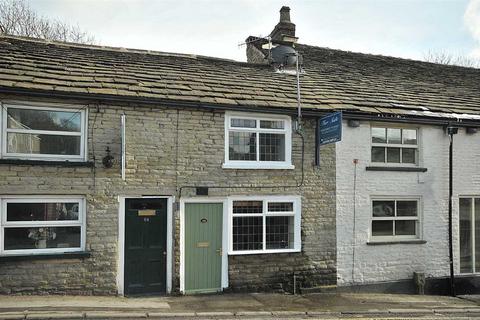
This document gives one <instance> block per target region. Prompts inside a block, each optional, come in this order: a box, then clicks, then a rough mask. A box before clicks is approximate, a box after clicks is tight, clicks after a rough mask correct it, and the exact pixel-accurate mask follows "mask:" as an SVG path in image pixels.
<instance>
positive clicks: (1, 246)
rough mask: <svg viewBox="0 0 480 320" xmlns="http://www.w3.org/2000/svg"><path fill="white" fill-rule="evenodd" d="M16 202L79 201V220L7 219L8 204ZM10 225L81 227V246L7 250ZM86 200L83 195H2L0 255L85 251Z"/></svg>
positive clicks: (0, 199) (0, 207) (0, 204)
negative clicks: (6, 229)
mask: <svg viewBox="0 0 480 320" xmlns="http://www.w3.org/2000/svg"><path fill="white" fill-rule="evenodd" d="M10 202H15V203H48V202H62V203H78V204H79V205H78V220H76V221H75V220H70V221H7V204H8V203H10ZM8 227H23V228H25V227H31V228H35V227H80V247H75V248H45V249H18V250H5V241H4V240H5V239H4V237H5V231H4V230H5V228H8ZM85 239H86V202H85V197H82V196H0V256H10V255H22V256H23V255H41V254H61V253H66V252H83V251H85Z"/></svg>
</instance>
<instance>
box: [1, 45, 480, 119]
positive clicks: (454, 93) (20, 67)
mask: <svg viewBox="0 0 480 320" xmlns="http://www.w3.org/2000/svg"><path fill="white" fill-rule="evenodd" d="M297 49H298V50H299V51H300V52H301V53H302V54H303V56H304V69H305V73H304V74H302V76H301V84H302V107H303V108H304V109H305V110H318V111H332V110H344V111H346V112H347V113H348V112H355V113H356V112H361V113H368V114H396V115H398V114H403V115H411V116H435V117H450V116H453V117H456V118H465V119H474V120H480V70H479V69H472V68H463V67H455V66H445V65H437V64H432V63H426V62H420V61H413V60H406V59H400V58H392V57H385V56H377V55H370V54H361V53H352V52H345V51H340V50H332V49H328V48H320V47H313V46H307V45H297ZM295 81H296V79H295V77H294V76H292V75H289V74H284V73H276V72H274V71H273V70H272V68H271V67H270V66H267V65H260V64H250V63H243V62H236V61H232V60H226V59H218V58H211V57H204V56H196V55H182V54H171V53H162V52H151V51H142V50H130V49H122V48H106V47H99V46H86V45H78V44H68V43H58V42H48V41H43V40H34V39H27V38H20V37H10V36H2V37H0V90H1V89H7V90H8V89H15V88H19V89H26V90H35V91H42V92H43V91H44V92H56V93H64V94H69V93H71V94H76V93H81V94H87V95H92V96H99V95H108V96H118V97H130V98H131V97H135V98H139V99H140V98H142V99H166V100H174V101H185V102H189V101H190V102H200V103H202V104H205V105H215V104H219V105H223V106H227V107H228V106H231V107H232V108H233V109H234V108H236V107H237V108H238V107H241V106H245V107H262V108H296V87H295V83H296V82H295ZM452 113H455V115H452Z"/></svg>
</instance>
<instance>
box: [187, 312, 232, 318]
mask: <svg viewBox="0 0 480 320" xmlns="http://www.w3.org/2000/svg"><path fill="white" fill-rule="evenodd" d="M195 315H197V316H198V317H231V316H234V315H235V314H234V313H233V312H226V311H215V312H195Z"/></svg>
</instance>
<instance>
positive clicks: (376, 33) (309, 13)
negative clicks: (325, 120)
mask: <svg viewBox="0 0 480 320" xmlns="http://www.w3.org/2000/svg"><path fill="white" fill-rule="evenodd" d="M27 2H28V3H29V4H30V6H31V7H32V8H33V9H34V10H35V11H37V12H38V13H39V14H41V15H44V16H46V17H51V18H57V19H60V20H63V21H65V22H69V23H71V24H75V25H79V26H80V27H81V28H82V29H84V30H86V31H88V32H89V33H90V34H92V35H93V36H94V37H95V39H96V42H97V43H98V44H100V45H106V46H115V47H125V48H137V49H149V50H157V51H165V52H176V53H189V54H199V55H206V56H214V57H221V58H228V59H234V60H239V61H246V56H245V46H241V45H240V44H241V43H242V42H243V41H244V40H245V39H246V38H247V37H248V36H250V35H253V36H267V35H268V34H269V33H270V31H271V30H272V29H273V27H274V26H275V25H276V24H277V23H278V21H279V17H280V14H279V10H280V8H281V7H282V6H283V5H287V6H289V7H290V8H291V20H292V22H293V23H295V24H296V36H297V37H299V42H300V43H304V44H309V45H315V46H320V47H329V48H334V49H341V50H348V51H355V52H364V53H373V54H381V55H388V56H396V57H403V58H409V59H417V60H421V59H423V58H424V57H425V55H426V54H427V53H428V52H441V53H449V54H452V55H456V56H468V57H474V58H479V59H480V0H335V1H334V0H283V1H278V0H175V1H173V0H27Z"/></svg>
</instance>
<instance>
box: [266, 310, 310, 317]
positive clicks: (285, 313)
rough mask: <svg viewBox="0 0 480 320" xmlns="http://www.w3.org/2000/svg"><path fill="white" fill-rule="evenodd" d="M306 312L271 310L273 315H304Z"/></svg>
mask: <svg viewBox="0 0 480 320" xmlns="http://www.w3.org/2000/svg"><path fill="white" fill-rule="evenodd" d="M306 314H307V313H306V312H305V311H272V315H274V316H304V315H306Z"/></svg>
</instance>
